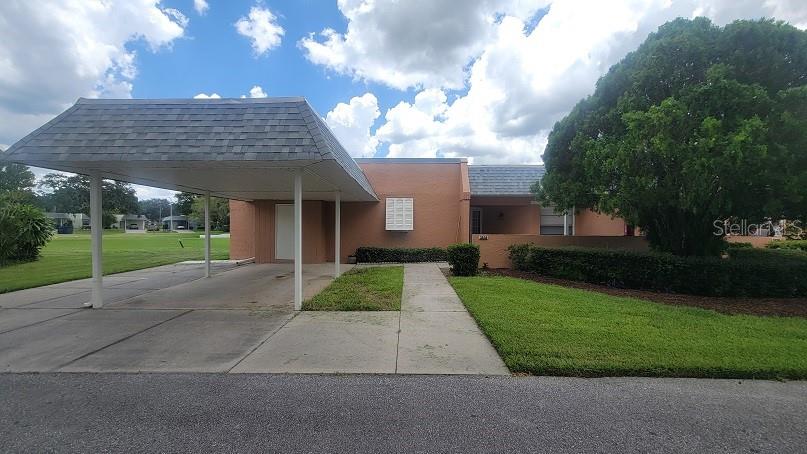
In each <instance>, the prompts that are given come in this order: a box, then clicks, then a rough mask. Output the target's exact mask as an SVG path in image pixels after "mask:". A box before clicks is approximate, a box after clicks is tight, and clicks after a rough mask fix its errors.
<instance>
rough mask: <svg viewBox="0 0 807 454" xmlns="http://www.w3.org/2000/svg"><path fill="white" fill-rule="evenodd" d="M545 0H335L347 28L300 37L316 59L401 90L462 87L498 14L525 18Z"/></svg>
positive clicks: (333, 68)
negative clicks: (459, 2)
mask: <svg viewBox="0 0 807 454" xmlns="http://www.w3.org/2000/svg"><path fill="white" fill-rule="evenodd" d="M545 3H546V2H543V1H532V2H530V1H522V0H512V1H506V2H495V1H489V0H466V1H463V2H462V5H461V7H460V6H458V5H457V4H456V3H455V2H445V1H434V0H407V1H396V0H377V1H368V0H339V1H338V6H339V10H340V11H341V12H342V14H343V15H344V16H345V18H347V20H348V24H347V31H346V32H345V33H338V32H336V31H335V30H333V29H330V28H326V29H324V30H322V31H321V32H320V33H319V34H316V35H315V34H313V33H312V34H311V35H309V36H308V37H306V38H303V39H302V40H300V42H299V46H300V47H301V48H302V49H303V50H304V51H305V53H306V57H307V58H308V59H309V60H310V61H311V62H313V63H316V64H320V65H323V66H325V67H327V68H330V69H332V70H334V71H336V72H339V73H342V74H348V75H351V76H354V77H356V78H358V79H363V80H368V81H376V82H381V83H383V84H386V85H389V86H391V87H394V88H398V89H406V88H409V87H427V88H428V87H445V88H462V86H463V83H464V79H465V76H466V73H465V67H466V65H467V64H468V62H469V61H470V60H471V59H472V58H474V57H476V56H477V55H479V53H480V52H481V50H482V49H483V47H484V44H485V42H486V41H487V40H489V39H490V37H491V36H492V34H493V32H494V30H495V26H496V24H495V22H496V17H497V15H498V14H501V13H508V14H513V15H516V16H518V17H523V18H527V17H529V16H531V15H532V14H534V13H535V11H536V10H537V9H538V8H540V7H543V6H545Z"/></svg>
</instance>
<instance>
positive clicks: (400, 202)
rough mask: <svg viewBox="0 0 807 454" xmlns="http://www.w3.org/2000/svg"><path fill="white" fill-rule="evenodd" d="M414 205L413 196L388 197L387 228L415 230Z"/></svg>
mask: <svg viewBox="0 0 807 454" xmlns="http://www.w3.org/2000/svg"><path fill="white" fill-rule="evenodd" d="M414 205H415V203H414V199H412V198H411V197H387V230H402V231H406V230H413V229H414V223H415V222H414V221H415V214H414Z"/></svg>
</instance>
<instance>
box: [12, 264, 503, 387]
mask: <svg viewBox="0 0 807 454" xmlns="http://www.w3.org/2000/svg"><path fill="white" fill-rule="evenodd" d="M332 266H333V265H331V264H323V265H307V266H306V267H305V268H304V273H303V281H304V293H305V295H306V297H307V298H310V297H312V296H314V295H315V294H316V293H318V292H319V291H321V290H322V289H323V288H324V287H325V286H327V285H328V283H330V282H331V280H332V279H333V276H332V274H331V273H332V270H333V268H332ZM290 268H291V267H290V265H286V264H259V265H244V266H240V267H234V265H232V266H227V265H225V264H221V265H217V267H216V273H214V275H213V276H212V277H211V278H209V279H203V278H202V276H203V274H204V270H203V266H202V265H199V264H177V265H169V266H164V267H158V268H152V269H146V270H140V271H132V272H128V273H121V274H117V275H114V276H109V277H105V278H104V292H105V294H106V296H107V300H106V304H105V307H104V309H100V310H93V309H83V308H82V305H83V303H84V302H85V301H87V300H88V299H89V294H90V291H89V286H90V282H89V280H79V281H73V282H65V283H62V284H56V285H51V286H46V287H40V288H36V289H30V290H23V291H19V292H13V293H7V294H4V295H0V372H51V371H59V372H217V373H221V372H247V373H261V372H285V373H390V374H391V373H401V374H489V375H494V374H507V373H508V371H507V368H506V367H505V366H504V364H502V361H501V359H499V357H498V355H497V354H496V352H495V351H494V350H493V348H492V347H491V345H490V343H489V342H488V340H487V338H485V336H484V335H483V334H482V333H481V332H480V331H479V329H478V328H477V326H476V324H475V322H474V320H473V319H472V318H471V316H470V315H469V314H468V312H467V311H466V310H465V307H464V306H463V305H462V303H461V302H460V301H459V298H458V297H457V295H456V294H455V293H454V290H453V289H452V288H451V286H450V285H449V284H448V282H447V281H446V279H445V277H443V274H442V273H441V272H440V269H439V268H438V266H437V265H435V264H416V265H414V264H413V265H406V267H405V276H404V289H403V302H402V310H401V311H400V312H398V311H395V312H294V310H293V304H292V285H291V284H292V277H293V274H292V273H291V270H290Z"/></svg>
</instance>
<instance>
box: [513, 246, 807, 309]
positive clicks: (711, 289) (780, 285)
mask: <svg viewBox="0 0 807 454" xmlns="http://www.w3.org/2000/svg"><path fill="white" fill-rule="evenodd" d="M757 251H759V250H756V249H743V248H739V249H733V250H732V253H731V254H730V257H729V258H718V257H678V256H673V255H665V254H654V253H639V252H628V251H616V250H604V249H582V248H562V249H548V248H542V247H537V246H532V245H526V247H524V246H523V245H519V246H511V247H510V248H509V252H510V260H511V261H512V263H513V266H514V268H515V269H517V270H521V271H530V272H534V273H537V274H540V275H543V276H550V277H556V278H561V279H571V280H576V281H584V282H590V283H594V284H604V285H609V286H612V287H619V288H632V289H642V290H653V291H659V292H672V293H687V294H693V295H705V296H754V297H763V296H764V297H796V296H807V257H802V256H800V255H795V254H786V255H782V254H775V253H774V254H771V253H768V254H765V253H764V252H763V253H759V252H757ZM769 252H770V251H769Z"/></svg>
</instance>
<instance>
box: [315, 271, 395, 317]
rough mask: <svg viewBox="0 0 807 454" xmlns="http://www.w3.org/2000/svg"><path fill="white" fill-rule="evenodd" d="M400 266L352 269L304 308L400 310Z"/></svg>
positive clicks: (322, 309) (317, 309)
mask: <svg viewBox="0 0 807 454" xmlns="http://www.w3.org/2000/svg"><path fill="white" fill-rule="evenodd" d="M401 293H403V267H402V266H376V267H368V268H354V269H352V270H351V271H348V272H347V273H345V274H343V275H341V276H339V277H338V278H337V279H335V280H334V281H333V282H331V285H329V286H328V287H327V288H325V290H323V291H322V292H320V293H319V294H318V295H316V296H315V297H313V298H311V299H310V300H308V301H305V302H304V303H303V310H306V311H399V310H401Z"/></svg>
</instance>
